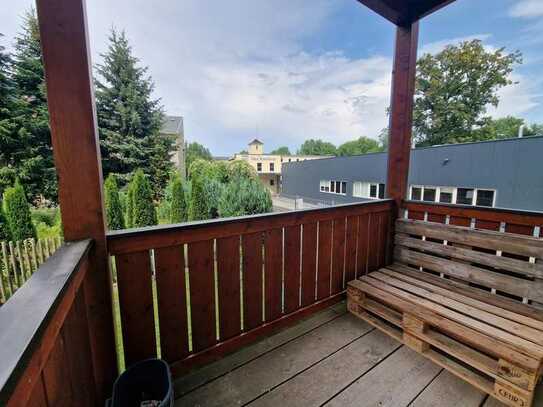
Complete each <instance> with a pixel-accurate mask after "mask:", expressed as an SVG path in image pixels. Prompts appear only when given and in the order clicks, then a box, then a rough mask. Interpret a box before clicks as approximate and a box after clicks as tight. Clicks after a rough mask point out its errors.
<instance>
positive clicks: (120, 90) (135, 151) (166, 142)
mask: <svg viewBox="0 0 543 407" xmlns="http://www.w3.org/2000/svg"><path fill="white" fill-rule="evenodd" d="M102 57H103V63H102V64H100V65H97V66H96V73H97V77H96V78H95V85H96V106H97V112H98V124H99V131H100V147H101V150H102V160H103V161H102V164H103V169H104V175H106V176H107V175H108V174H110V173H115V174H117V175H118V177H119V181H120V182H121V183H122V184H125V183H126V182H127V181H128V179H129V178H130V174H131V173H133V172H134V171H135V170H136V169H138V168H141V169H142V170H143V171H144V173H145V174H147V175H148V176H149V177H150V178H151V180H152V185H153V191H154V195H155V196H157V195H159V193H160V191H162V189H163V188H164V186H165V185H166V183H167V181H168V176H169V171H170V170H171V169H172V168H173V164H172V163H171V162H170V157H171V154H172V153H173V151H174V150H175V140H174V139H173V137H171V136H166V135H161V134H160V133H159V130H160V127H161V125H162V122H163V120H164V117H163V113H162V106H161V104H160V100H159V99H153V97H152V93H153V88H154V83H153V81H152V79H151V77H150V76H149V75H148V73H147V67H141V66H140V65H139V60H138V59H137V58H136V57H135V56H134V55H133V53H132V48H131V46H130V44H129V42H128V39H127V38H126V35H125V33H124V31H122V32H120V33H119V32H117V31H116V30H115V29H113V30H112V31H111V34H110V36H109V48H108V50H107V52H106V53H105V54H102Z"/></svg>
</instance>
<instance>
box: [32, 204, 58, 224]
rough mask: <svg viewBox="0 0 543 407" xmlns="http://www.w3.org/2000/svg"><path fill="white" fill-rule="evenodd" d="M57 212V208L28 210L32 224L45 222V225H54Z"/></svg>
mask: <svg viewBox="0 0 543 407" xmlns="http://www.w3.org/2000/svg"><path fill="white" fill-rule="evenodd" d="M58 212H59V209H58V208H36V209H32V210H31V211H30V216H31V217H32V221H33V222H34V224H38V223H45V224H46V225H47V226H54V225H55V221H56V218H57V214H58Z"/></svg>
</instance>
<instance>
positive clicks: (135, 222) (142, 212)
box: [129, 170, 158, 228]
mask: <svg viewBox="0 0 543 407" xmlns="http://www.w3.org/2000/svg"><path fill="white" fill-rule="evenodd" d="M131 184H132V185H131V187H130V189H129V191H130V190H131V191H132V204H131V206H132V215H131V219H132V227H135V228H137V227H143V226H153V225H156V224H157V223H158V221H157V215H156V211H155V207H154V205H153V190H152V189H151V184H150V183H149V180H148V179H147V177H146V176H145V174H144V173H143V171H142V170H137V171H136V173H135V174H134V178H133V179H132V181H131Z"/></svg>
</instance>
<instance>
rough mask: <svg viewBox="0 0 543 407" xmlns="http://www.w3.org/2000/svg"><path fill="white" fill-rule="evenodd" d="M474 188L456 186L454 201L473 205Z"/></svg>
mask: <svg viewBox="0 0 543 407" xmlns="http://www.w3.org/2000/svg"><path fill="white" fill-rule="evenodd" d="M474 192H475V191H474V190H473V189H471V188H458V189H457V192H456V203H457V204H461V205H473V196H474Z"/></svg>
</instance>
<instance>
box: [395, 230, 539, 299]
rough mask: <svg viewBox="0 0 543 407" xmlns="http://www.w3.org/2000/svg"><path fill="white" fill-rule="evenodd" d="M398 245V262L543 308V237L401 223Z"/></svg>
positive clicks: (396, 249)
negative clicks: (542, 306) (542, 305)
mask: <svg viewBox="0 0 543 407" xmlns="http://www.w3.org/2000/svg"><path fill="white" fill-rule="evenodd" d="M394 242H395V247H394V260H395V262H399V263H403V264H405V265H409V266H411V267H414V268H415V269H419V270H420V271H421V272H430V273H432V274H435V275H440V276H442V277H445V278H448V279H450V281H458V282H462V283H469V285H470V286H472V287H476V288H480V289H483V290H486V291H489V292H492V293H495V294H498V295H502V296H505V297H508V298H512V299H515V300H518V301H522V302H524V303H529V304H533V305H541V304H543V239H539V238H536V237H531V236H524V235H518V234H513V233H504V232H495V231H489V230H482V229H472V228H468V227H462V226H453V225H447V224H441V223H434V222H423V221H418V220H410V219H398V220H397V221H396V236H395V239H394Z"/></svg>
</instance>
